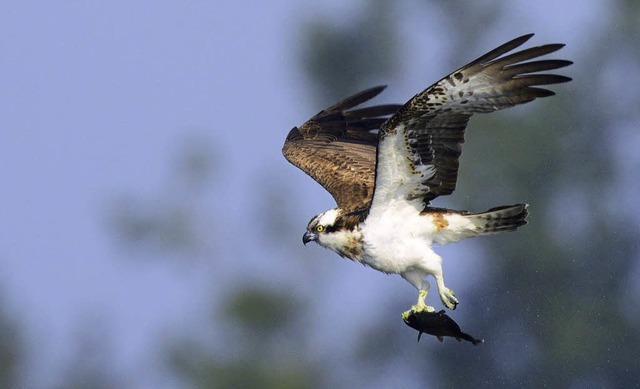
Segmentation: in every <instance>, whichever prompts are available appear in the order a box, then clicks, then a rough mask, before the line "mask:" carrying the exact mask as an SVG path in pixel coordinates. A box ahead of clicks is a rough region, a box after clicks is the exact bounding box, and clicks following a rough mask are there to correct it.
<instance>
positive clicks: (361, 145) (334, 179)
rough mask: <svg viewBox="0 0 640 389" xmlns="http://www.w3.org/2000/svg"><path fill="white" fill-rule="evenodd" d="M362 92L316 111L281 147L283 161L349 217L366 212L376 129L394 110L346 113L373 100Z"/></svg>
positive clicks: (375, 108)
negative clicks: (328, 195)
mask: <svg viewBox="0 0 640 389" xmlns="http://www.w3.org/2000/svg"><path fill="white" fill-rule="evenodd" d="M384 88H385V86H378V87H374V88H370V89H367V90H365V91H362V92H360V93H358V94H356V95H353V96H351V97H349V98H347V99H345V100H343V101H340V102H339V103H337V104H335V105H333V106H331V107H329V108H327V109H325V110H323V111H320V113H318V114H317V115H315V116H314V117H312V118H311V119H309V120H308V121H307V122H306V123H304V124H303V125H302V126H301V127H299V128H298V127H294V128H293V129H292V130H291V131H290V132H289V135H288V136H287V139H286V140H285V142H284V146H283V148H282V153H283V154H284V156H285V158H286V159H287V160H288V161H289V162H291V163H292V164H293V165H295V166H297V167H299V168H300V169H301V170H302V171H304V172H305V173H307V174H308V175H309V176H311V178H313V179H314V180H316V181H317V182H318V183H319V184H320V185H322V186H323V187H324V188H325V189H326V190H327V191H329V193H331V195H332V196H333V198H334V199H335V200H336V203H337V204H338V207H340V208H342V209H343V210H345V211H347V212H349V211H354V210H357V209H361V208H364V207H368V206H369V204H370V203H371V198H372V196H373V186H374V180H375V178H374V177H375V163H376V146H377V144H378V133H377V131H375V130H377V129H379V128H380V126H381V125H382V124H383V123H384V122H385V121H386V120H387V119H388V117H389V116H390V115H391V114H393V113H394V112H396V111H397V110H398V109H399V108H400V105H395V104H389V105H378V106H373V107H367V108H361V109H354V110H349V109H350V108H353V107H355V106H357V105H359V104H362V103H363V102H365V101H367V100H370V99H372V98H373V97H375V96H377V95H378V94H379V93H380V92H382V90H383V89H384Z"/></svg>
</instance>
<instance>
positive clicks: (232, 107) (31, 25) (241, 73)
mask: <svg viewBox="0 0 640 389" xmlns="http://www.w3.org/2000/svg"><path fill="white" fill-rule="evenodd" d="M340 3H341V2H338V1H334V2H328V3H324V4H323V5H322V6H320V5H318V4H317V2H311V1H305V2H287V1H275V2H269V6H268V7H266V8H265V6H264V3H263V2H251V1H245V2H227V3H220V4H218V3H215V2H204V1H191V2H182V1H181V2H178V1H167V2H159V3H157V4H156V3H154V5H150V4H152V3H151V2H129V1H113V2H80V1H66V2H55V4H54V3H53V2H28V1H25V2H19V1H4V2H3V3H2V4H1V5H0V51H1V52H2V55H0V85H2V87H1V88H0V100H1V101H2V104H0V127H1V128H2V131H1V135H0V178H1V179H2V181H3V183H4V185H3V189H2V190H1V191H0V204H2V210H1V211H0V264H1V266H2V270H1V271H0V290H1V291H2V296H3V303H5V304H6V305H7V307H8V308H7V309H8V311H9V313H11V314H13V315H15V316H16V317H18V318H19V319H18V320H19V321H20V323H21V327H22V328H23V329H24V331H25V336H26V337H27V339H26V341H27V343H28V345H29V346H30V347H31V349H32V350H37V352H33V353H32V355H30V357H31V358H33V366H35V367H38V368H39V369H40V370H41V371H42V377H37V378H32V379H33V380H34V382H39V381H40V380H43V381H44V380H47V379H48V378H51V377H54V376H55V374H57V373H58V371H59V368H60V366H61V365H63V364H64V361H65V360H66V358H69V357H70V355H71V354H72V352H73V351H74V344H73V341H72V339H73V338H74V336H75V335H77V333H78V332H82V328H83V327H84V326H85V325H87V324H86V323H94V324H92V325H95V323H100V324H99V325H97V326H96V328H97V331H105V333H108V334H109V336H111V337H112V338H113V345H112V346H111V349H112V352H113V354H114V356H115V357H116V360H118V361H119V362H118V363H119V364H121V365H122V368H123V369H124V370H127V366H131V365H134V366H138V367H139V368H140V370H141V371H145V369H149V370H150V371H151V370H153V366H152V363H150V362H145V361H144V358H143V355H145V353H147V352H148V351H147V348H148V347H150V345H151V344H152V341H153V339H154V336H156V335H157V334H159V333H162V332H163V331H167V328H170V327H171V326H191V325H193V326H196V327H197V325H198V324H197V321H198V320H200V319H201V318H200V317H199V316H198V315H197V313H198V312H199V311H200V310H201V306H202V304H205V303H206V301H207V296H208V293H209V292H210V290H211V289H210V288H211V287H210V286H209V285H207V279H206V277H204V276H203V275H202V272H199V271H194V270H184V269H182V268H179V267H178V266H173V265H172V264H167V263H166V262H161V263H151V264H149V263H146V262H144V261H142V262H141V261H132V260H130V259H132V258H131V257H136V256H140V255H143V254H140V253H135V252H134V253H132V252H129V251H127V250H124V249H122V248H121V247H119V246H118V245H117V244H115V243H114V238H113V236H112V235H111V234H110V232H109V229H108V212H109V209H110V206H111V205H112V202H113V201H114V199H116V198H117V197H118V196H119V195H121V194H123V193H134V194H136V195H139V196H142V197H143V198H144V197H145V196H151V198H153V196H156V195H157V193H158V192H159V191H160V192H162V191H168V192H170V191H171V188H172V181H171V179H172V178H171V175H170V172H169V170H170V169H169V166H170V164H171V157H172V156H173V155H174V154H175V152H176V151H178V150H179V148H180V144H181V142H182V141H183V140H184V139H185V137H188V136H192V135H194V134H196V135H198V136H201V137H202V139H204V140H205V142H206V143H207V144H209V145H210V146H211V147H212V149H213V150H216V151H218V152H219V155H220V156H222V157H223V158H224V162H221V163H220V164H221V166H222V167H221V169H222V170H223V173H222V176H223V177H224V179H225V181H224V188H220V187H218V188H217V189H216V190H215V191H213V192H209V193H210V194H211V193H213V194H215V196H216V198H215V199H207V202H208V203H214V202H215V204H216V205H215V207H216V209H217V211H218V212H220V213H219V214H218V215H219V218H220V220H225V219H229V220H234V221H235V224H234V227H233V228H235V229H236V230H237V229H241V228H242V227H241V226H244V225H249V224H251V220H250V215H247V212H246V211H244V209H245V207H248V206H249V205H250V204H252V201H253V200H252V197H251V196H252V195H254V190H255V188H252V185H254V182H255V180H256V177H257V176H259V175H260V174H261V172H265V171H276V172H277V173H274V174H275V175H276V176H281V177H286V180H287V184H288V185H291V186H292V187H295V188H296V195H299V196H301V197H302V196H309V197H311V198H314V204H309V203H303V202H296V205H295V206H296V207H298V209H299V213H300V215H301V216H300V220H298V221H299V223H300V230H301V231H302V228H303V227H304V226H305V225H306V222H307V221H308V219H309V217H310V216H311V215H313V214H314V213H316V212H318V211H321V210H324V209H327V208H329V207H332V206H333V204H332V202H331V198H330V197H329V196H328V195H327V194H326V193H324V192H323V190H322V189H321V188H320V187H319V186H317V185H316V184H315V183H313V182H312V181H311V180H310V179H308V178H307V177H305V176H304V175H303V174H302V173H299V172H298V171H297V170H295V169H294V168H292V167H290V166H288V165H286V163H285V161H284V159H283V158H282V157H281V155H280V147H281V144H282V141H283V139H284V136H285V135H286V133H287V131H288V130H289V129H290V128H291V127H292V126H293V125H297V124H300V123H301V122H303V121H304V120H305V119H306V118H307V117H309V116H310V115H312V114H313V113H315V112H317V111H318V110H319V109H320V108H322V107H318V106H315V105H314V103H315V102H314V99H313V96H312V95H311V94H310V93H309V89H310V84H309V81H308V79H307V78H306V76H305V75H304V74H303V73H302V71H301V70H300V68H299V63H300V60H299V58H298V57H296V55H297V53H298V51H297V50H298V49H299V48H300V45H302V44H303V41H302V40H301V28H302V27H303V26H304V24H305V22H306V21H309V20H312V19H315V20H318V19H319V20H325V22H326V24H327V26H328V28H330V27H331V25H332V23H338V24H339V23H346V22H348V20H350V18H352V17H354V16H355V13H356V12H357V7H355V6H345V5H340ZM561 3H563V2H561ZM564 3H565V4H566V7H567V8H568V9H571V11H570V12H562V13H558V14H555V15H554V14H553V13H551V12H548V10H549V9H554V8H556V7H557V6H558V5H557V4H558V2H551V1H542V2H536V3H535V7H533V6H530V5H529V4H530V3H529V2H524V1H520V2H513V3H509V4H510V5H509V7H510V9H509V12H510V13H512V14H513V15H514V20H517V21H518V22H517V23H512V24H509V25H503V26H502V25H501V26H491V27H488V29H490V31H491V32H490V33H488V34H487V35H486V37H485V39H484V40H483V46H482V47H479V48H478V49H477V50H476V51H474V52H472V53H469V54H468V55H466V56H465V57H467V58H468V59H472V58H475V57H476V56H478V55H479V54H481V53H482V52H484V51H486V50H488V49H491V48H493V47H494V46H496V45H498V44H500V43H503V42H504V41H506V40H508V39H511V38H513V37H515V36H518V35H521V34H523V33H527V32H537V36H536V37H535V38H534V40H533V41H532V42H533V43H534V44H539V43H546V42H549V41H552V42H557V41H560V42H566V43H568V46H567V49H566V51H563V53H562V55H563V57H566V58H571V59H575V58H576V57H579V56H580V52H581V51H583V50H585V49H586V47H587V46H588V39H585V37H588V36H589V34H596V33H597V32H598V29H599V28H602V24H601V23H600V22H599V21H600V20H601V19H602V18H601V17H599V16H602V13H603V12H606V9H605V8H600V9H596V8H592V7H591V6H589V7H587V6H586V3H582V2H569V1H567V2H564ZM578 4H579V5H578ZM589 4H593V3H589ZM417 7H418V5H416V4H413V2H404V3H403V6H401V7H399V8H400V11H398V13H406V15H407V16H402V17H403V19H402V20H405V21H406V23H407V25H406V27H405V28H404V29H405V30H406V36H407V41H406V47H407V48H408V49H409V50H412V51H414V52H415V57H416V58H415V62H414V63H409V64H403V70H404V71H405V73H404V74H405V76H404V77H403V78H402V79H400V80H397V82H396V84H395V85H393V86H391V87H390V88H389V95H388V97H386V99H387V100H385V101H392V100H394V99H395V100H396V101H399V100H402V99H406V98H407V97H409V96H411V95H413V94H414V93H416V92H417V91H419V90H421V89H422V88H424V87H426V86H427V85H428V84H429V83H430V82H432V81H434V80H435V79H436V78H437V77H438V76H441V75H443V74H444V73H445V72H446V71H447V70H450V68H451V66H457V65H460V64H451V63H446V62H443V63H440V64H437V68H429V69H425V68H424V67H423V66H422V65H424V57H422V56H421V51H426V50H432V49H433V50H445V51H446V50H447V48H446V47H445V46H446V41H445V40H443V39H446V36H442V34H441V35H437V34H435V35H434V34H429V32H428V31H426V28H425V26H426V25H429V24H428V23H424V24H423V23H421V21H420V20H417V19H418V17H417V16H416V15H418V14H417V13H415V12H412V9H416V8H417ZM530 7H532V8H530ZM431 18H432V19H433V20H431V22H433V23H438V19H437V11H436V12H434V14H433V15H432V16H431ZM380 82H381V83H386V82H390V80H380ZM389 99H391V100H389ZM249 188H252V189H253V190H249ZM166 195H167V196H168V197H170V196H171V193H166ZM200 201H202V199H200ZM206 222H207V223H213V224H212V225H215V223H216V222H217V221H215V220H213V221H206ZM225 234H227V235H225V236H224V237H223V238H224V239H225V240H226V241H228V242H230V243H232V244H246V242H238V241H237V239H239V238H238V233H237V231H231V230H229V231H226V232H225ZM299 240H300V239H299V237H297V236H296V239H295V240H293V242H294V244H298V243H299ZM247 250H249V251H251V250H252V249H251V248H247ZM319 253H320V251H319V250H315V252H314V254H312V255H314V256H316V257H317V256H320V254H319ZM148 255H151V254H148ZM200 266H204V267H205V268H206V267H207V266H211V265H206V264H203V265H200ZM299 266H301V267H302V266H304V265H303V264H301V265H299ZM310 266H316V265H310ZM328 266H334V267H335V268H337V269H339V270H335V273H332V274H334V275H335V277H337V280H336V279H335V278H334V279H333V281H334V282H338V283H339V282H346V280H342V281H340V277H344V278H347V277H350V276H352V275H354V274H356V273H357V274H358V277H360V275H359V273H360V272H362V269H360V268H358V269H353V268H351V267H349V266H348V265H343V264H339V263H338V261H332V262H330V263H329V264H328ZM232 267H233V266H232ZM221 271H223V272H228V274H229V276H230V277H232V278H233V277H240V276H239V274H241V273H242V271H241V270H233V269H226V270H221ZM272 271H274V272H275V273H277V272H276V271H275V270H272ZM294 271H295V270H294ZM339 271H348V272H351V271H353V273H348V274H347V275H344V276H340V275H338V272H339ZM452 272H453V273H455V272H456V271H455V270H452ZM274 277H276V278H277V275H275V274H274ZM363 277H365V278H363V279H362V282H363V283H364V284H367V283H369V284H371V283H373V282H374V281H372V280H374V279H375V280H378V279H377V278H374V276H371V277H372V278H366V277H369V276H363ZM451 277H461V275H460V274H458V275H455V274H454V275H453V276H451ZM476 281H477V282H479V281H478V280H476ZM385 282H386V284H385V285H391V283H393V284H394V285H395V286H398V285H399V284H400V281H398V280H394V281H385ZM449 282H450V283H451V282H452V281H449ZM385 287H386V286H385ZM398 287H400V286H398ZM402 287H405V286H402ZM328 293H329V294H330V293H332V292H331V291H329V292H328ZM359 297H360V295H359V294H358V292H357V291H355V292H354V295H353V296H352V297H346V298H351V299H352V300H353V301H355V300H357V298H359ZM336 314H339V312H337V313H336ZM87 317H89V318H90V319H87ZM178 317H179V318H181V319H180V320H177V319H176V318H178ZM189 317H194V319H189ZM91 318H93V319H91ZM107 318H108V319H107ZM185 318H186V319H185ZM191 321H193V323H191ZM101 327H104V328H103V329H102V328H101ZM118 363H117V364H118Z"/></svg>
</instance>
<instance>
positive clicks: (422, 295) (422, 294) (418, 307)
mask: <svg viewBox="0 0 640 389" xmlns="http://www.w3.org/2000/svg"><path fill="white" fill-rule="evenodd" d="M428 293H429V292H428V291H427V290H425V289H421V290H420V291H419V292H418V302H417V303H416V304H414V305H412V306H411V309H409V310H408V311H404V312H403V313H402V319H407V318H408V317H409V316H410V315H411V314H416V313H418V312H422V311H427V312H435V308H434V307H432V306H429V305H427V304H426V303H425V300H426V299H427V294H428Z"/></svg>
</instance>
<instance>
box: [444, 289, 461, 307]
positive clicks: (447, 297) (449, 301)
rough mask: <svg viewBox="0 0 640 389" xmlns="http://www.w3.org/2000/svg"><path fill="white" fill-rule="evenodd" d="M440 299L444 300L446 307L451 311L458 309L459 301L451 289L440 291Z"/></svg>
mask: <svg viewBox="0 0 640 389" xmlns="http://www.w3.org/2000/svg"><path fill="white" fill-rule="evenodd" d="M440 299H441V300H442V303H443V304H444V306H445V307H447V308H449V309H451V310H454V309H456V306H457V305H458V299H457V298H456V296H455V294H454V293H453V290H451V289H449V288H442V289H440Z"/></svg>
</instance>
